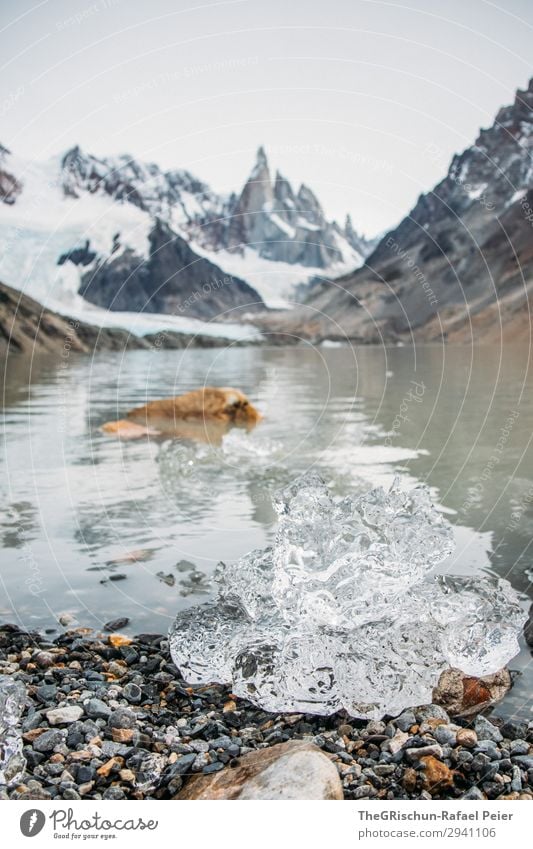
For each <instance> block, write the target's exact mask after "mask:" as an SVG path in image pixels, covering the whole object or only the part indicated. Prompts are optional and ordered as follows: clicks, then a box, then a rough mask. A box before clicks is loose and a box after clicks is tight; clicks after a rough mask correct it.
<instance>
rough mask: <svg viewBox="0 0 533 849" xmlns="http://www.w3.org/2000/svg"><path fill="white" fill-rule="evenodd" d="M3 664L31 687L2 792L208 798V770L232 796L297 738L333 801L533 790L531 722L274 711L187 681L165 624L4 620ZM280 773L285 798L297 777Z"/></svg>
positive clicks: (510, 794) (501, 795) (429, 709)
mask: <svg viewBox="0 0 533 849" xmlns="http://www.w3.org/2000/svg"><path fill="white" fill-rule="evenodd" d="M0 674H4V675H5V674H7V675H13V676H14V677H15V678H16V679H17V680H19V681H21V682H22V683H23V684H24V686H25V688H26V692H27V704H26V706H25V708H24V712H23V716H22V726H21V734H22V740H23V744H24V749H23V754H24V757H25V759H26V768H25V772H24V774H23V775H22V777H21V778H20V780H18V781H17V782H15V783H14V784H13V785H12V786H9V787H7V786H5V785H4V786H0V798H2V799H35V800H37V799H57V800H78V799H95V800H98V799H137V800H140V799H144V798H153V799H175V798H199V796H197V795H195V794H196V793H197V790H196V787H197V786H199V783H198V778H199V777H200V776H201V777H202V782H201V785H202V792H203V793H206V792H207V793H209V792H211V791H210V789H209V788H210V785H211V783H212V782H213V781H215V779H217V780H222V779H223V784H224V787H225V788H226V789H225V790H224V793H227V792H228V791H227V788H231V785H232V776H235V782H237V781H238V776H239V775H240V774H241V773H242V769H241V768H240V767H241V765H242V764H243V763H251V762H252V761H253V759H254V757H256V756H257V757H259V756H265V755H266V756H268V757H269V760H270V762H275V761H276V760H277V754H276V753H277V751H278V750H276V749H274V747H276V746H277V747H279V752H280V754H281V753H285V752H286V751H287V749H288V750H289V751H291V749H290V746H291V745H292V744H294V745H296V743H301V744H302V747H303V748H302V747H300V749H299V751H304V750H305V752H306V753H307V756H308V755H309V753H312V754H313V756H314V758H315V761H316V764H317V765H318V767H317V768H318V773H317V775H318V776H320V770H321V769H322V767H321V766H320V764H323V765H324V770H325V771H327V770H330V771H331V766H333V767H334V770H333V771H331V773H332V774H333V775H334V784H335V789H334V793H333V795H331V796H324V798H344V799H368V800H373V799H381V800H387V799H388V800H393V799H426V800H428V801H429V800H431V799H458V798H461V799H466V800H484V799H489V800H490V799H500V800H507V799H513V800H514V799H516V800H531V799H533V722H529V723H528V722H527V721H524V720H512V719H508V720H505V721H502V720H501V719H499V718H498V719H497V718H493V719H491V717H490V715H489V716H483V715H478V716H477V717H474V718H471V719H470V720H468V721H466V720H458V719H452V718H450V716H448V714H447V713H446V711H445V710H444V709H443V708H442V707H440V706H438V705H425V706H421V707H415V708H413V709H412V710H408V711H404V712H403V713H402V714H401V715H400V716H398V717H396V718H393V719H389V720H387V719H385V720H380V721H376V720H371V721H363V720H356V719H352V718H350V717H348V716H347V715H346V714H343V713H337V714H335V715H333V716H329V717H318V716H312V715H306V714H271V713H266V712H264V711H262V710H260V709H258V708H256V707H254V706H252V705H251V704H249V703H248V702H246V701H245V700H242V699H238V698H236V697H234V696H233V695H232V693H231V691H230V690H229V689H228V688H226V687H222V686H218V685H212V686H208V687H201V688H194V689H193V688H191V687H189V686H187V684H186V683H185V682H183V680H181V678H180V676H179V673H178V671H177V669H176V667H175V666H174V664H173V662H172V660H171V658H170V655H169V651H168V641H167V639H166V637H165V636H163V635H161V634H141V635H139V636H137V637H134V638H130V637H125V636H123V635H121V634H118V633H105V632H93V631H90V630H89V629H83V628H81V629H80V628H78V629H75V630H71V631H66V632H65V633H63V634H61V635H60V636H54V637H50V638H49V639H47V638H46V635H45V636H43V634H42V633H37V632H33V633H32V632H28V631H24V630H21V629H20V628H19V627H18V626H16V625H3V626H0ZM288 744H289V745H288ZM264 750H270V751H269V752H265V751H264ZM319 756H320V757H319ZM285 757H286V755H285ZM278 760H279V759H278ZM279 764H282V760H279ZM279 770H281V773H280V775H277V777H276V781H277V784H276V787H277V788H278V789H277V790H276V793H277V794H278V796H279V797H280V798H283V792H284V791H283V782H284V780H286V782H287V785H288V784H290V782H291V774H290V771H289V770H286V772H287V774H286V777H285V776H284V773H283V767H282V766H280V767H279ZM232 771H233V772H232ZM218 773H220V775H218V776H217V774H218ZM337 776H338V780H337ZM240 780H242V775H241V779H240ZM328 781H329V784H330V785H331V775H330V774H329V773H328ZM198 792H199V791H198ZM236 792H237V791H236V790H235V793H236ZM243 792H244V791H242V790H241V789H240V788H239V793H241V794H242V793H243ZM302 792H304V791H302ZM313 792H314V793H316V792H319V791H317V790H316V788H315V790H314V791H313ZM328 792H329V791H328ZM235 793H234V794H233V795H229V796H226V797H228V798H237V797H238V796H237V795H235ZM289 797H290V790H289ZM202 798H209V796H207V797H205V796H202ZM217 798H221V797H220V796H218V797H217ZM239 798H252V796H243V795H241V796H240V797H239Z"/></svg>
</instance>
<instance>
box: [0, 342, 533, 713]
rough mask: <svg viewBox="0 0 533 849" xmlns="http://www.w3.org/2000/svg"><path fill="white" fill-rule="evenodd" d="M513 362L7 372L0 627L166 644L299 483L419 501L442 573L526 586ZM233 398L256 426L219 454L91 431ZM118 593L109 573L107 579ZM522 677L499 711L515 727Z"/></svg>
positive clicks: (193, 361) (526, 451) (482, 353)
mask: <svg viewBox="0 0 533 849" xmlns="http://www.w3.org/2000/svg"><path fill="white" fill-rule="evenodd" d="M532 382H533V380H532V375H531V369H530V359H529V352H528V351H527V350H525V349H523V348H521V347H518V348H513V347H509V348H508V349H506V351H505V354H502V352H501V351H500V350H495V349H491V348H479V349H477V350H471V349H469V348H467V347H464V348H463V347H461V348H458V347H446V348H441V347H439V346H417V347H416V349H414V348H411V347H391V348H374V347H363V348H356V349H352V348H349V347H329V346H321V347H319V348H312V347H298V348H236V347H234V348H230V349H224V350H222V349H220V350H217V349H213V350H190V351H185V352H183V351H159V350H157V351H155V350H154V351H153V352H151V351H138V352H137V351H132V352H128V353H126V354H123V355H122V354H121V355H119V354H113V353H101V354H96V355H95V356H94V357H92V358H90V357H81V356H75V355H70V356H69V357H67V358H62V357H47V358H42V359H34V360H33V361H32V362H29V361H27V360H25V359H22V358H17V357H10V358H9V363H8V373H7V376H6V378H5V386H4V398H3V402H4V415H3V422H4V431H3V432H4V451H3V457H2V460H1V463H2V468H1V472H2V474H1V487H2V492H1V496H2V497H1V502H0V504H1V510H0V544H1V546H2V549H1V551H0V558H1V575H0V579H1V581H2V598H1V599H0V619H1V620H2V621H11V622H17V623H18V624H20V625H21V626H24V627H28V628H35V627H42V628H50V629H51V628H57V629H59V628H60V626H59V625H58V622H57V620H58V617H59V616H60V615H61V614H64V613H69V614H71V615H72V616H73V617H74V618H75V622H76V623H78V624H80V625H88V626H91V627H101V626H102V625H103V624H104V623H105V622H107V621H108V620H110V619H113V618H116V617H117V616H123V615H124V616H128V617H129V618H130V619H131V624H130V626H129V628H128V629H125V630H127V631H128V630H129V632H131V633H140V632H143V631H144V632H146V631H158V632H160V631H162V630H166V629H167V627H168V625H169V624H170V622H171V619H172V618H173V616H174V614H175V613H176V611H177V610H179V609H181V608H183V607H185V606H189V605H191V604H198V603H201V602H202V601H205V600H207V599H209V598H210V595H211V594H212V592H213V588H212V584H211V581H210V576H211V575H212V573H213V569H214V567H215V565H216V564H217V562H218V561H220V560H223V561H232V560H234V559H236V558H238V557H240V556H241V555H242V554H244V553H245V552H247V551H249V550H250V549H251V548H259V547H263V546H265V545H266V544H267V543H268V542H269V541H270V540H271V539H272V535H273V533H274V530H275V516H274V513H273V510H272V506H271V501H270V493H271V492H272V490H273V489H276V488H277V487H278V486H280V485H283V484H284V483H286V482H288V481H289V480H291V479H292V478H293V477H295V476H296V475H297V474H299V473H301V472H303V471H305V470H307V469H311V468H313V469H315V470H317V471H319V472H320V473H321V474H322V475H323V476H324V478H325V479H326V480H327V481H328V482H329V483H330V484H331V485H332V487H333V488H334V490H335V492H336V493H338V494H343V493H347V492H360V491H364V490H365V489H368V488H369V487H371V486H373V485H376V484H382V485H385V486H388V485H390V484H391V483H392V481H393V479H394V477H395V476H396V475H399V476H400V478H401V482H402V486H405V487H409V486H412V485H415V484H417V483H419V482H424V483H426V484H428V485H429V486H430V487H431V489H432V492H433V495H434V498H435V500H436V501H437V502H438V504H439V505H440V506H441V508H442V509H443V510H444V511H445V512H446V513H447V515H448V517H449V519H450V521H451V522H452V523H453V524H454V526H455V530H456V539H457V548H456V551H455V553H454V555H453V556H452V557H451V558H450V560H449V561H447V562H446V563H445V564H443V566H442V570H441V571H446V570H450V571H458V572H461V573H474V572H478V571H489V572H493V573H496V574H498V575H500V576H502V577H507V578H508V579H509V580H510V581H511V583H512V584H513V586H514V587H515V588H516V589H517V590H519V591H520V592H521V593H522V594H523V598H524V606H527V603H528V600H527V597H528V593H531V579H532V576H533V571H532V569H533V561H532V558H533V544H532V540H533V449H532V444H531V440H532V423H533V391H532V389H533V386H532ZM202 385H219V386H222V385H225V386H235V387H238V388H240V389H242V390H243V391H244V392H246V393H247V394H248V395H249V396H250V398H251V399H252V401H253V402H254V403H255V404H256V406H257V407H258V408H259V409H260V410H261V411H262V412H263V413H264V416H265V418H264V421H263V422H261V424H260V425H259V426H258V427H257V428H256V429H255V430H254V431H253V432H251V433H249V434H247V433H245V432H244V431H240V430H233V431H231V433H230V434H229V436H227V437H226V438H225V439H224V441H223V443H222V446H212V445H208V444H207V445H198V444H191V443H187V442H184V441H181V442H180V441H177V440H170V439H166V440H162V441H158V440H153V439H152V440H147V439H146V440H145V439H143V440H140V441H136V442H120V441H118V440H116V439H114V438H112V437H109V436H107V435H104V434H103V433H101V432H100V430H99V425H101V424H102V423H103V422H104V421H106V420H109V419H114V418H120V417H121V416H122V415H123V414H124V413H125V412H126V411H127V410H128V409H130V408H131V407H134V406H138V405H140V404H143V403H146V401H148V400H151V399H154V398H163V397H165V396H169V395H177V394H180V393H182V392H185V391H187V390H190V389H193V388H196V387H199V386H202ZM117 576H125V577H122V578H120V579H119V580H115V579H116V578H117ZM530 661H531V656H530V653H529V652H528V651H527V649H526V648H525V647H524V648H523V650H522V653H521V655H520V657H519V658H517V659H516V660H515V661H513V662H512V664H511V668H512V669H516V670H518V671H520V672H521V674H520V676H519V677H518V679H517V682H516V686H515V687H514V689H513V691H512V693H511V695H510V696H509V697H508V698H507V699H506V701H505V702H504V703H503V706H500V707H499V708H498V711H499V712H500V713H504V714H505V713H507V714H509V713H511V712H513V713H520V714H521V715H526V716H530V711H531V706H530V705H529V706H528V703H527V700H528V694H530V693H531V682H532V679H533V674H532V671H531V664H530Z"/></svg>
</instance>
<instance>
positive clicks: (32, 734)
mask: <svg viewBox="0 0 533 849" xmlns="http://www.w3.org/2000/svg"><path fill="white" fill-rule="evenodd" d="M47 730H48V729H47V728H32V729H31V731H25V732H24V734H23V735H22V739H23V740H24V742H25V743H33V741H34V740H36V739H37V737H40V736H41V734H44V732H45V731H47Z"/></svg>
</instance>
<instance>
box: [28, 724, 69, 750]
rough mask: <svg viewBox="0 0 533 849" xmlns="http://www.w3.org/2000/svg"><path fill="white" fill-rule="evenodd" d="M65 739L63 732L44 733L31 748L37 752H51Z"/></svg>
mask: <svg viewBox="0 0 533 849" xmlns="http://www.w3.org/2000/svg"><path fill="white" fill-rule="evenodd" d="M64 739H65V732H64V731H60V730H59V729H57V730H53V731H45V732H44V734H41V735H40V737H37V739H36V740H34V741H33V748H34V749H35V751H37V752H52V751H53V750H54V749H55V747H56V746H59V745H60V744H61V743H62V742H63V740H64Z"/></svg>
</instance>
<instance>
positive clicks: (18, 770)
mask: <svg viewBox="0 0 533 849" xmlns="http://www.w3.org/2000/svg"><path fill="white" fill-rule="evenodd" d="M25 703H26V688H25V687H24V684H23V683H22V682H21V681H17V680H16V679H15V678H13V676H11V675H0V784H13V783H14V782H15V781H18V780H19V778H20V777H21V776H22V774H23V772H24V770H25V768H26V759H25V757H24V756H23V754H22V739H21V736H20V718H21V716H22V711H23V710H24V705H25Z"/></svg>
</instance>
